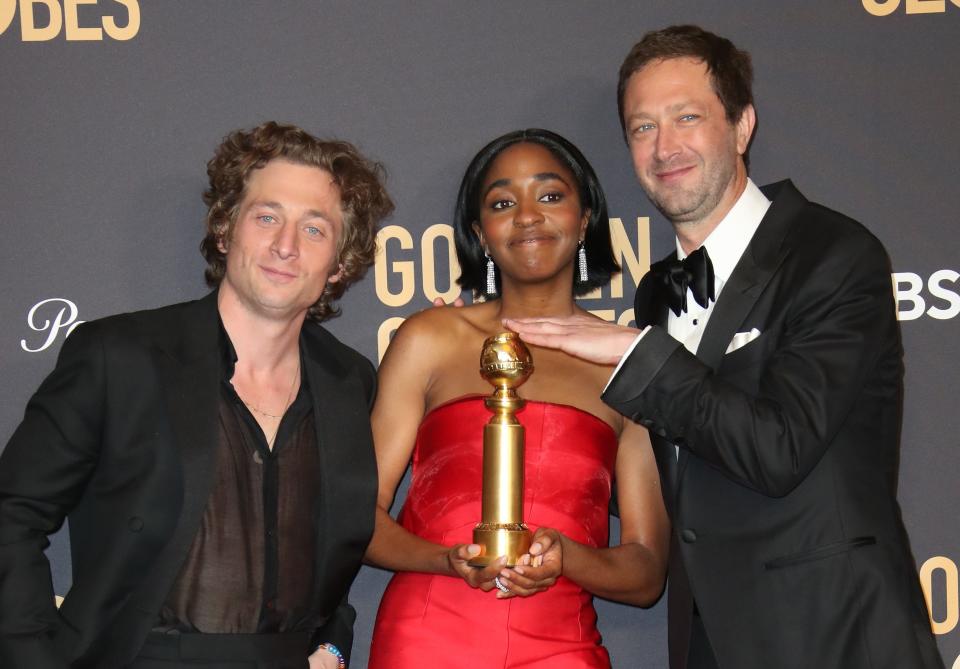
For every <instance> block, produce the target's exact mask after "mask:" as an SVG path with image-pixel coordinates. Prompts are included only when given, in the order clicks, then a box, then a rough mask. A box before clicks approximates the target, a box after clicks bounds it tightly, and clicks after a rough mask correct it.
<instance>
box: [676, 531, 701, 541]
mask: <svg viewBox="0 0 960 669" xmlns="http://www.w3.org/2000/svg"><path fill="white" fill-rule="evenodd" d="M680 538H681V539H683V543H685V544H695V543H696V542H697V533H696V532H694V531H693V530H690V529H687V530H683V531H682V532H680Z"/></svg>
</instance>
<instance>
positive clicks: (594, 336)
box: [503, 316, 640, 365]
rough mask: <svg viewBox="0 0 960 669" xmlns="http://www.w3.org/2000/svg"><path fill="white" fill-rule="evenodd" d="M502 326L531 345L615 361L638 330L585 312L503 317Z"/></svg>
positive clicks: (606, 362) (603, 362) (609, 362)
mask: <svg viewBox="0 0 960 669" xmlns="http://www.w3.org/2000/svg"><path fill="white" fill-rule="evenodd" d="M503 324H504V326H505V327H508V328H510V329H511V330H513V331H514V332H517V333H518V334H519V335H520V338H521V339H522V340H523V341H525V342H527V343H528V344H533V345H534V346H545V347H547V348H556V349H559V350H561V351H563V352H564V353H569V354H570V355H573V356H576V357H578V358H583V359H584V360H589V361H590V362H596V363H599V364H601V365H616V364H617V363H618V362H620V358H622V357H623V354H624V353H626V352H627V350H628V349H629V348H630V345H631V344H632V343H633V340H634V339H636V338H637V335H639V334H640V330H637V329H635V328H628V327H624V326H622V325H617V324H615V323H608V322H607V321H602V320H599V319H596V318H590V317H588V316H569V317H567V318H519V319H512V318H505V319H504V320H503Z"/></svg>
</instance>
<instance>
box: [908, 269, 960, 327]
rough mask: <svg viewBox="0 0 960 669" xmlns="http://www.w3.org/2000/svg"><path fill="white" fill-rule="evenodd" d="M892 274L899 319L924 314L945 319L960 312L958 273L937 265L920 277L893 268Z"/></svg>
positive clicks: (910, 318) (941, 319)
mask: <svg viewBox="0 0 960 669" xmlns="http://www.w3.org/2000/svg"><path fill="white" fill-rule="evenodd" d="M892 278H893V293H894V296H895V297H896V300H897V318H898V319H900V320H901V321H912V320H916V319H918V318H920V317H921V316H924V315H927V316H929V317H930V318H935V319H936V320H940V321H946V320H950V319H951V318H956V317H957V316H958V315H960V273H958V272H955V271H954V270H952V269H939V270H937V271H936V272H934V273H932V274H931V275H930V276H929V278H927V280H926V281H924V280H923V277H922V276H920V275H919V274H916V273H914V272H894V273H893V276H892Z"/></svg>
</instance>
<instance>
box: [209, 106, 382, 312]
mask: <svg viewBox="0 0 960 669" xmlns="http://www.w3.org/2000/svg"><path fill="white" fill-rule="evenodd" d="M275 159H282V160H288V161H290V162H293V163H298V164H301V165H309V166H312V167H319V168H321V169H323V170H326V171H327V172H329V173H330V175H331V176H332V177H333V181H334V183H335V184H336V185H337V188H338V189H339V191H340V206H341V209H342V211H343V231H342V233H341V234H340V239H339V241H338V243H337V263H338V264H339V265H340V266H342V267H343V270H342V272H341V274H340V280H339V281H336V282H334V283H328V284H327V285H326V286H325V287H324V289H323V294H322V295H321V296H320V299H318V300H317V301H316V303H314V304H313V305H312V306H311V307H310V309H309V310H308V312H307V317H308V318H311V319H313V320H316V321H322V320H324V319H325V318H330V317H331V316H336V315H338V314H339V313H340V310H339V309H337V308H336V307H334V306H333V302H334V300H337V299H339V298H340V296H342V295H343V293H344V291H345V290H346V289H347V287H348V286H349V285H350V284H352V283H354V282H356V281H358V280H359V279H360V278H362V277H363V275H364V274H365V273H366V271H367V269H368V268H369V267H370V266H371V265H372V264H373V261H374V256H375V254H376V226H377V224H378V223H380V221H382V220H383V219H384V218H386V217H387V216H389V215H390V213H391V212H392V211H393V201H392V200H391V199H390V196H389V195H388V194H387V191H386V189H385V188H384V186H383V179H384V176H385V174H384V169H383V166H382V165H380V164H379V163H376V162H373V161H370V160H368V159H367V158H364V157H363V156H362V155H360V152H359V151H357V149H356V147H354V146H353V145H352V144H350V143H349V142H344V141H338V140H321V139H317V138H316V137H314V136H313V135H311V134H309V133H308V132H306V131H305V130H303V129H301V128H298V127H297V126H293V125H282V124H279V123H276V122H274V121H269V122H267V123H263V124H261V125H258V126H257V127H256V128H253V129H252V130H237V131H234V132H232V133H230V134H229V135H227V136H226V137H225V138H224V140H223V142H222V143H221V144H220V146H218V147H217V150H216V152H215V153H214V156H213V158H211V159H210V162H208V163H207V176H208V177H209V178H210V187H209V188H208V189H207V190H206V191H204V193H203V201H204V202H205V203H206V205H207V207H209V209H208V211H207V216H206V236H205V237H204V238H203V241H202V242H201V243H200V252H201V253H202V254H203V257H204V258H205V259H206V261H207V268H206V270H205V271H204V276H205V277H206V280H207V284H209V285H210V286H211V287H215V286H219V285H220V282H221V281H222V280H223V276H224V273H225V272H226V267H227V258H226V254H225V253H224V252H223V251H221V250H220V245H221V242H223V241H224V240H226V239H229V237H230V234H231V232H232V231H233V226H234V224H235V223H236V221H237V215H238V213H239V209H240V202H241V201H242V200H243V195H244V190H245V189H246V185H247V180H248V179H249V178H250V174H251V173H252V172H253V171H254V170H257V169H260V168H262V167H264V166H265V165H266V164H267V163H269V162H270V161H271V160H275Z"/></svg>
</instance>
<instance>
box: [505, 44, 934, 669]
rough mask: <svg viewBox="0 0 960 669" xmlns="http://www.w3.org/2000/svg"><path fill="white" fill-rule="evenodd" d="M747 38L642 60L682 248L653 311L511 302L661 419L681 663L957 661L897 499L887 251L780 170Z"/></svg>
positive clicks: (636, 98)
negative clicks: (939, 627)
mask: <svg viewBox="0 0 960 669" xmlns="http://www.w3.org/2000/svg"><path fill="white" fill-rule="evenodd" d="M751 81H752V69H751V63H750V57H749V55H748V54H747V53H745V52H743V51H741V50H739V49H737V48H736V47H735V46H734V45H733V44H731V43H730V42H729V41H728V40H726V39H724V38H721V37H718V36H717V35H714V34H712V33H709V32H706V31H704V30H702V29H700V28H697V27H694V26H674V27H670V28H666V29H663V30H659V31H656V32H653V33H649V34H648V35H646V36H645V37H644V38H643V40H642V41H641V42H639V43H638V44H637V45H636V46H634V48H633V49H632V50H631V52H630V54H629V55H628V56H627V58H626V60H625V61H624V63H623V66H622V68H621V71H620V83H619V104H620V118H621V122H622V124H623V130H624V133H625V137H626V141H627V145H628V147H629V149H630V153H631V156H632V159H633V164H634V168H635V170H636V174H637V177H638V179H639V181H640V184H641V186H642V187H643V189H644V190H645V192H646V193H647V196H648V197H649V199H650V200H651V201H652V202H653V203H654V205H655V206H656V207H657V208H658V209H659V210H660V211H661V212H662V213H663V214H664V216H665V217H666V218H667V219H668V220H669V221H670V222H671V223H672V224H673V227H674V230H675V232H676V236H677V249H676V253H675V254H671V255H670V257H668V258H666V259H665V260H663V261H661V262H659V263H656V264H654V265H653V266H652V267H651V269H650V272H649V273H648V274H647V275H646V276H645V277H644V278H643V280H642V282H641V284H640V286H639V287H638V289H637V295H636V303H635V311H636V320H637V325H638V327H639V328H642V330H637V329H633V328H625V327H618V326H616V325H614V324H608V323H605V322H602V321H598V320H596V319H585V318H570V319H557V320H540V321H536V320H527V321H506V322H505V324H506V325H507V326H508V327H510V328H513V329H515V330H517V331H518V332H519V333H520V334H521V335H522V337H523V339H524V340H526V341H528V342H530V343H532V344H537V345H541V346H550V347H555V348H560V349H562V350H565V351H567V352H569V353H571V354H573V355H577V356H581V357H583V358H586V359H588V360H592V361H595V362H598V363H603V364H610V365H614V364H618V365H619V366H618V367H617V369H616V371H615V372H614V374H613V376H612V378H611V381H610V383H609V385H608V386H607V388H606V389H605V391H604V395H603V399H604V400H605V401H606V402H607V403H608V404H610V405H611V406H613V407H615V408H616V409H617V410H618V411H620V412H621V413H623V414H624V415H626V416H628V417H630V418H632V419H633V420H635V421H638V422H640V423H642V424H643V425H645V426H647V427H648V428H649V430H650V432H651V435H652V438H653V443H654V449H655V451H656V456H657V460H658V464H659V467H660V471H661V477H662V480H663V490H664V494H665V496H666V504H667V508H668V510H669V511H670V514H671V517H672V521H673V526H674V531H673V538H672V546H671V556H670V586H669V594H668V605H669V612H668V617H669V637H670V638H669V650H670V666H671V667H672V668H674V669H681V668H684V667H689V668H697V669H702V668H716V667H721V668H722V669H747V668H752V667H757V668H760V667H763V668H764V669H772V668H776V669H786V668H790V667H793V668H796V669H812V668H814V667H816V668H817V669H827V668H837V669H841V668H842V669H852V668H854V667H858V668H860V667H872V668H879V667H884V668H889V669H905V668H907V667H910V668H914V667H942V666H943V665H942V661H941V659H940V657H939V654H938V651H937V648H936V644H935V642H934V640H933V636H932V634H931V631H930V624H929V619H928V615H927V611H926V607H925V604H924V599H923V595H922V592H921V590H920V587H919V582H918V579H917V576H916V568H915V565H914V561H913V558H912V556H911V553H910V549H909V545H908V540H907V535H906V532H905V530H904V528H903V525H902V522H901V518H900V510H899V507H898V505H897V502H896V496H895V494H896V493H895V491H896V483H897V461H898V435H899V424H900V423H899V421H900V409H901V382H902V375H903V366H902V350H901V343H900V335H899V329H898V324H897V320H896V313H895V305H894V300H893V295H892V290H891V284H890V268H889V262H888V258H887V255H886V253H885V251H884V249H883V248H882V246H881V245H880V242H878V241H877V239H876V238H875V237H874V236H873V235H871V234H870V233H869V232H868V231H867V230H866V229H865V228H864V227H863V226H861V225H860V224H859V223H857V222H855V221H853V220H851V219H849V218H847V217H845V216H843V215H841V214H838V213H836V212H834V211H831V210H829V209H827V208H825V207H822V206H820V205H818V204H814V203H812V202H809V201H808V200H806V199H805V198H804V197H803V195H801V194H800V192H799V191H798V190H797V189H796V188H795V187H794V186H793V184H792V183H791V182H790V181H783V182H780V183H776V184H772V185H770V186H767V187H764V188H758V187H757V186H756V185H755V184H754V183H753V182H752V181H751V180H750V179H749V178H748V176H747V161H746V153H747V148H748V146H749V144H750V141H751V138H752V134H753V130H754V125H755V122H756V116H755V112H754V107H753V95H752V91H751Z"/></svg>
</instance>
